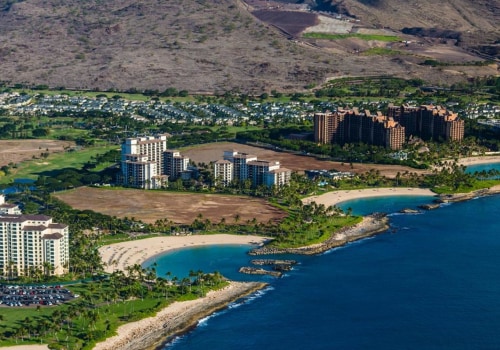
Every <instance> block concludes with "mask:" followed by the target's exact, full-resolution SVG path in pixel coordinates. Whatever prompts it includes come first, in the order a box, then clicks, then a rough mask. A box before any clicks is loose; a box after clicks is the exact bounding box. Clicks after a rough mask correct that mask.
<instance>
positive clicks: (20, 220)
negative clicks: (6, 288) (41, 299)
mask: <svg viewBox="0 0 500 350" xmlns="http://www.w3.org/2000/svg"><path fill="white" fill-rule="evenodd" d="M68 265H69V229H68V226H67V225H64V224H58V223H53V222H52V218H51V217H49V216H45V215H8V214H7V215H5V214H4V215H0V274H2V275H3V276H4V277H15V276H22V275H28V274H29V273H30V270H31V269H32V268H37V269H41V270H45V269H47V267H50V268H49V273H50V274H51V275H62V274H64V273H66V272H67V271H68Z"/></svg>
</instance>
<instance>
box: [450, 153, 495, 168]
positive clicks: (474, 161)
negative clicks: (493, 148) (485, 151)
mask: <svg viewBox="0 0 500 350" xmlns="http://www.w3.org/2000/svg"><path fill="white" fill-rule="evenodd" d="M458 163H459V164H461V165H465V166H468V165H478V164H490V163H491V164H493V163H500V155H498V154H495V155H490V156H488V155H485V156H479V157H467V158H460V159H459V160H458Z"/></svg>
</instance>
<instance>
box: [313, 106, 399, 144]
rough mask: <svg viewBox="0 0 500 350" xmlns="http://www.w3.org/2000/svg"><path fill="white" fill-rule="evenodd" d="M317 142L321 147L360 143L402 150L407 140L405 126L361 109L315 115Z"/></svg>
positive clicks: (340, 110)
mask: <svg viewBox="0 0 500 350" xmlns="http://www.w3.org/2000/svg"><path fill="white" fill-rule="evenodd" d="M314 140H315V141H316V142H318V143H321V144H328V143H338V144H343V143H357V142H363V143H367V144H371V145H377V146H383V147H386V148H390V149H394V150H397V149H401V148H402V147H403V144H404V141H405V131H404V127H403V126H402V125H401V124H399V123H397V121H395V120H394V119H393V118H388V117H385V116H383V115H381V114H380V113H377V114H376V115H372V114H371V113H370V111H364V112H360V111H359V110H358V109H357V108H353V109H339V110H337V111H335V112H327V113H316V114H315V115H314Z"/></svg>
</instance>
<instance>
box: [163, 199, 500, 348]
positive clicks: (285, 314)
mask: <svg viewBox="0 0 500 350" xmlns="http://www.w3.org/2000/svg"><path fill="white" fill-rule="evenodd" d="M402 200H403V201H407V200H411V199H410V198H408V197H406V198H402ZM414 200H415V201H416V202H415V203H419V202H420V201H421V200H424V202H426V203H427V202H428V201H427V198H425V199H422V198H414ZM389 202H390V203H394V204H393V207H392V208H391V206H390V205H389V207H388V208H387V209H385V210H380V206H381V203H379V202H378V201H376V202H373V201H371V200H370V201H359V203H358V202H357V203H353V202H351V203H349V206H351V207H352V208H353V210H354V212H355V213H367V212H373V211H386V212H389V213H395V212H397V211H399V210H400V209H402V207H416V205H409V204H412V203H407V202H404V203H403V205H402V206H401V203H400V202H399V201H398V200H395V199H394V198H391V199H389V198H385V202H384V203H383V204H387V203H389ZM415 203H413V204H415ZM388 209H389V210H388ZM499 217H500V196H493V197H486V198H479V199H475V200H472V201H469V202H463V203H454V204H450V205H445V206H443V207H441V208H439V209H438V210H434V211H426V212H422V213H420V214H401V215H399V214H395V215H390V220H391V226H392V227H391V229H390V230H388V232H387V233H384V234H381V235H378V236H376V237H372V238H369V239H365V240H362V241H359V242H354V243H352V244H349V245H347V246H345V247H342V248H338V249H334V250H332V251H329V252H327V253H325V254H322V255H319V256H313V257H297V256H295V257H294V258H295V259H297V260H299V262H300V263H299V264H298V265H296V267H295V268H294V269H293V270H292V271H290V272H288V273H287V274H286V276H285V277H283V278H280V279H274V278H269V277H261V279H263V280H265V281H267V282H269V288H268V289H266V290H264V291H262V292H260V293H258V294H256V295H254V296H252V297H249V298H246V299H244V300H242V301H240V302H239V303H236V304H233V305H232V306H231V307H229V308H228V309H226V310H224V311H221V312H219V313H217V314H215V315H213V316H211V317H209V318H207V319H205V320H202V321H201V322H200V324H199V325H198V327H196V329H194V330H193V331H191V332H189V333H188V334H186V335H183V336H181V337H179V338H177V339H176V340H174V341H173V342H172V343H170V344H167V345H165V349H173V350H185V349H186V350H198V349H200V350H201V349H204V350H205V349H224V350H232V349H235V350H236V349H237V350H243V349H278V350H279V349H283V350H285V349H286V350H295V349H297V350H299V349H300V350H302V349H318V350H319V349H384V350H387V349H398V350H399V349H410V350H411V349H415V350H417V349H418V350H421V349H457V350H462V349H463V350H465V349H500V336H499V335H498V331H499V330H500V272H499V266H500V254H499V253H498V252H499V251H500V222H499V220H498V218H499ZM248 248H249V247H246V246H219V247H203V248H195V249H189V250H179V251H176V252H174V253H171V254H168V255H166V256H163V257H161V258H158V259H157V260H156V261H157V263H158V264H159V274H160V275H161V274H162V273H163V274H164V273H165V272H166V271H171V272H173V273H174V275H176V276H177V277H180V278H182V277H185V276H186V275H187V274H188V273H189V270H198V269H201V270H203V271H206V272H208V271H214V270H217V271H220V272H221V273H223V274H224V275H226V276H227V277H229V278H231V279H235V280H245V279H248V278H249V277H251V279H252V280H256V279H257V278H258V277H256V276H246V275H241V274H239V273H238V272H237V269H238V268H239V267H240V266H243V265H248V263H249V260H251V257H250V256H248V255H246V251H247V250H248ZM183 273H184V275H183Z"/></svg>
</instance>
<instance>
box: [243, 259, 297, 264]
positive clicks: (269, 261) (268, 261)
mask: <svg viewBox="0 0 500 350" xmlns="http://www.w3.org/2000/svg"><path fill="white" fill-rule="evenodd" d="M251 263H252V264H254V265H295V264H297V260H277V259H254V260H252V261H251Z"/></svg>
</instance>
